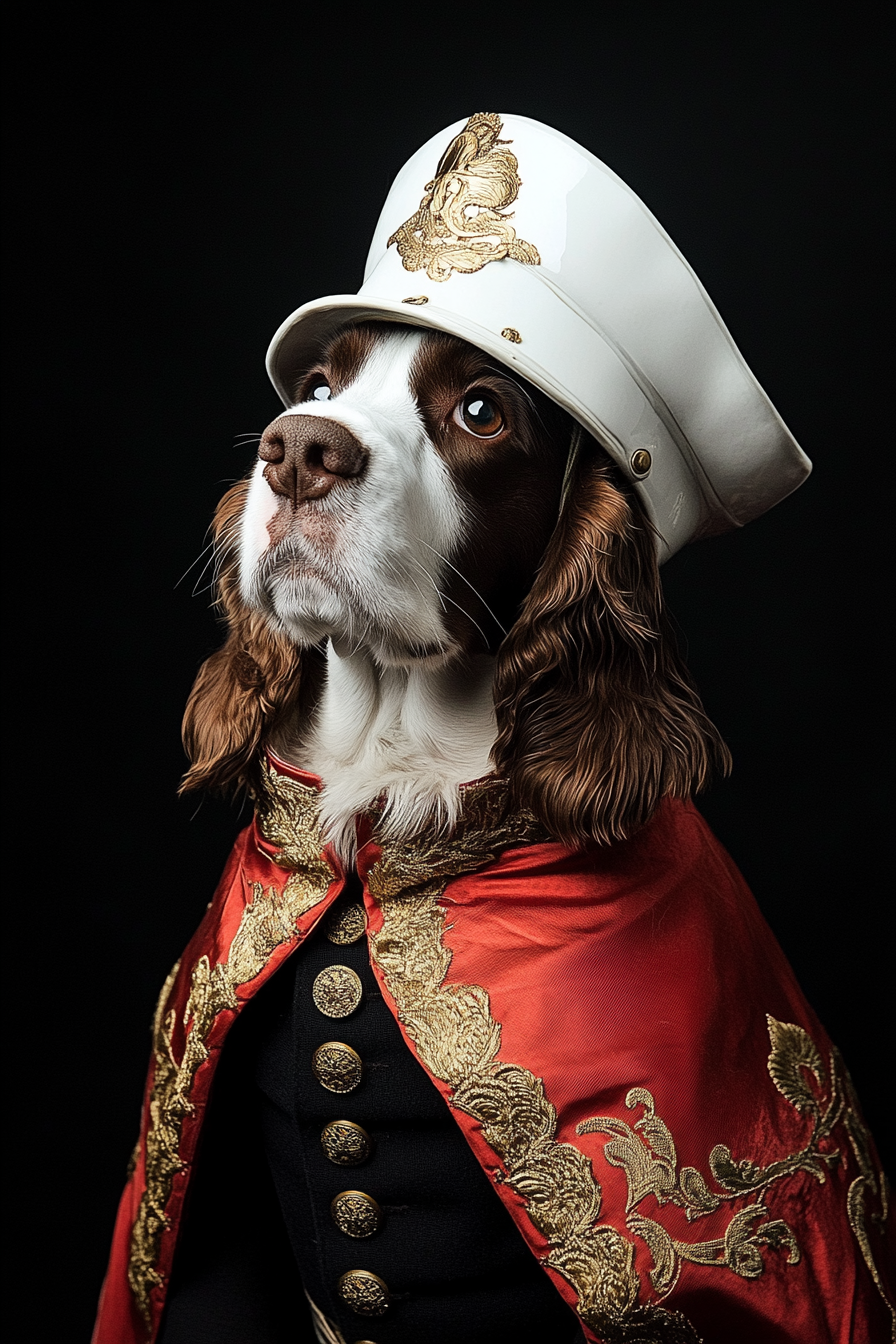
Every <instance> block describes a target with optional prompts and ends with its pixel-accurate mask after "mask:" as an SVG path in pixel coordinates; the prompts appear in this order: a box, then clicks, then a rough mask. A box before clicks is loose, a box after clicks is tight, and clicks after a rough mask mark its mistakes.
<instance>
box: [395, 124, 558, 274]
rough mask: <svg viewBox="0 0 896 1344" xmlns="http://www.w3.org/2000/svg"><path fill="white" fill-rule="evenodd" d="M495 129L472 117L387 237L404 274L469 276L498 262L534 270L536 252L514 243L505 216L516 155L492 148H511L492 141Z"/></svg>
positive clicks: (515, 190)
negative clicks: (411, 208) (417, 202)
mask: <svg viewBox="0 0 896 1344" xmlns="http://www.w3.org/2000/svg"><path fill="white" fill-rule="evenodd" d="M502 124H503V123H502V122H501V118H500V117H499V116H498V115H497V114H496V113H494V112H476V113H474V115H473V116H472V117H470V119H469V121H468V122H467V124H466V126H465V127H464V129H463V130H462V131H461V133H460V135H456V136H455V137H454V139H453V140H452V141H451V144H450V145H449V146H448V148H447V149H446V150H445V153H444V154H443V155H442V159H441V162H440V163H439V166H438V168H437V169H436V175H435V177H434V178H433V179H432V181H431V182H427V184H426V187H425V189H424V190H425V194H424V197H423V200H422V201H421V202H420V208H419V210H418V211H417V212H416V214H414V215H412V216H411V218H410V219H409V220H407V221H406V222H405V223H404V224H402V225H401V227H400V228H398V229H396V230H395V232H394V233H393V235H392V237H391V238H390V239H389V243H388V246H389V247H391V246H392V244H393V243H395V244H396V245H397V247H398V253H399V256H400V257H401V260H402V264H403V266H404V268H405V270H406V271H422V270H425V271H426V274H427V275H428V276H429V278H430V280H447V279H448V277H449V276H450V275H451V273H452V271H460V272H462V273H463V274H466V275H469V274H470V273H471V272H472V271H481V270H482V267H483V266H485V265H486V263H487V262H489V261H501V260H502V259H503V258H504V257H510V258H511V259H512V260H513V261H522V262H525V263H526V265H527V266H538V265H540V263H541V257H540V256H539V255H538V251H537V249H536V248H534V247H533V246H532V244H531V243H526V242H524V241H523V240H522V238H517V236H516V230H515V229H514V227H513V225H512V224H511V223H510V221H511V219H512V218H513V215H512V214H506V213H505V212H506V210H507V207H508V206H510V205H512V204H513V202H514V201H515V200H516V198H517V196H518V195H519V190H520V187H521V186H522V182H521V180H520V175H519V171H518V168H519V165H518V163H517V159H516V155H515V154H512V153H511V152H510V150H509V149H501V148H499V146H501V145H509V144H512V143H513V142H512V141H510V140H499V139H498V136H499V135H500V133H501V129H502Z"/></svg>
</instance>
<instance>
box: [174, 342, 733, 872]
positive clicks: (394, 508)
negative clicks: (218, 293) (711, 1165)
mask: <svg viewBox="0 0 896 1344" xmlns="http://www.w3.org/2000/svg"><path fill="white" fill-rule="evenodd" d="M586 438H587V442H583V439H586ZM214 531H215V539H216V545H217V548H218V567H219V575H220V577H219V594H220V597H219V600H220V604H221V607H222V608H223V611H224V613H225V615H226V619H227V622H228V627H229V630H228V637H227V642H226V644H225V645H224V648H223V649H222V650H220V651H219V652H217V653H215V654H214V655H212V657H211V658H210V659H209V660H208V662H207V663H206V664H205V666H204V667H203V668H202V670H201V672H200V674H199V677H198V679H197V681H196V685H195V687H194V689H193V692H192V695H191V697H190V701H189V705H188V708H187V713H186V718H185V722H184V741H185V745H186V748H187V752H188V754H189V756H190V758H191V761H192V765H191V768H190V770H189V773H188V774H187V776H186V778H185V780H184V785H183V788H184V790H185V791H191V790H194V789H198V788H206V787H212V788H217V789H222V788H226V787H227V786H230V785H244V786H246V785H248V786H250V787H252V786H253V782H254V781H253V771H254V770H255V768H256V767H255V763H256V761H257V759H258V752H259V748H260V747H261V745H262V744H263V743H267V744H268V745H270V746H271V747H272V748H273V749H274V750H275V751H276V753H277V754H278V755H279V756H280V757H282V758H283V759H285V760H287V761H289V762H292V763H293V764H295V765H298V766H300V767H301V768H303V769H305V770H309V771H312V772H313V773H315V774H317V775H319V776H320V778H321V779H322V781H323V783H324V789H323V795H322V817H323V822H324V830H325V833H326V834H327V836H328V838H329V839H331V840H332V842H333V843H334V845H335V846H336V848H337V851H338V852H339V853H340V855H341V856H342V857H343V858H344V859H345V860H346V861H347V862H350V861H351V858H352V853H353V847H354V844H355V831H354V825H355V817H356V815H357V814H358V813H359V812H362V811H363V810H364V808H365V807H366V806H368V805H369V804H370V803H372V802H373V801H374V800H375V799H377V798H378V797H379V796H380V795H381V794H382V795H384V798H385V811H384V824H385V826H386V828H387V831H388V832H389V834H391V835H393V836H401V837H409V836H411V835H413V834H414V833H415V831H417V830H419V829H420V827H421V826H422V825H423V824H424V823H425V822H427V821H429V820H435V821H436V822H438V823H439V824H441V825H443V826H445V827H450V826H451V824H452V823H453V821H454V819H455V817H456V815H457V805H458V786H459V785H460V784H462V783H464V782H466V781H470V780H475V779H478V778H480V777H482V776H484V775H487V774H489V773H490V772H492V771H497V773H498V774H500V775H502V776H503V777H506V778H507V779H508V780H509V781H510V783H511V787H512V790H513V794H514V797H515V798H516V800H517V801H518V802H519V803H520V804H521V805H524V806H526V807H528V808H531V809H532V811H533V812H534V813H535V814H536V815H537V816H538V817H539V818H540V820H541V821H542V822H543V823H544V824H545V826H546V827H547V829H548V830H549V831H550V832H551V834H553V835H555V836H556V837H557V838H558V839H561V840H564V841H566V842H567V843H570V844H582V843H586V842H588V841H597V842H600V843H609V842H611V841H613V840H618V839H623V838H625V837H627V836H629V835H631V834H633V833H634V831H636V830H637V828H638V827H640V826H641V825H643V824H644V822H645V821H646V820H647V819H648V818H649V817H650V816H651V815H652V813H653V811H654V810H655V808H656V806H657V804H658V802H659V801H660V799H661V798H663V797H664V796H666V795H673V796H678V797H687V796H689V795H690V794H691V793H692V792H695V791H697V790H699V789H701V788H703V787H704V786H705V784H706V783H707V782H708V780H709V779H710V777H711V776H712V774H713V772H714V771H715V772H718V773H724V772H726V771H727V770H728V768H729V764H730V758H729V755H728V752H727V749H726V747H725V746H724V744H723V742H722V740H721V738H720V736H719V734H718V732H717V731H716V729H715V728H714V726H713V725H712V724H711V723H710V721H709V720H708V718H707V716H706V714H705V712H704V710H703V708H702V705H701V703H700V699H699V696H698V694H697V692H696V690H695V688H694V686H693V683H692V681H691V679H690V677H689V675H688V673H687V671H686V669H685V667H684V665H683V663H682V661H681V659H680V657H679V655H678V652H677V649H676V646H675V642H674V638H673V636H672V634H671V630H670V626H669V622H668V621H667V619H666V616H665V613H664V609H663V600H662V588H661V583H660V578H659V570H658V565H657V559H656V555H657V548H656V539H655V536H654V534H653V530H652V528H651V527H650V525H649V523H648V521H647V519H646V517H645V515H644V513H643V511H642V509H641V508H640V506H639V503H638V501H637V498H636V496H635V494H634V491H633V490H632V489H631V487H630V486H629V485H627V484H626V483H625V482H624V481H623V479H622V478H621V475H620V473H619V472H618V470H617V469H616V467H615V466H614V464H613V462H612V460H611V459H610V457H609V456H608V454H606V453H605V452H604V451H603V450H602V449H601V448H599V446H598V445H597V444H596V443H595V442H594V440H593V439H591V438H589V437H587V436H585V435H584V434H583V433H582V432H581V431H580V430H578V428H577V427H576V426H575V425H574V423H573V421H572V420H571V418H570V417H569V416H568V415H567V414H566V413H565V412H564V411H562V410H560V408H559V407H557V406H556V405H555V404H554V403H553V402H551V401H550V400H549V399H548V398H547V397H546V396H544V395H543V394H542V393H540V392H538V391H537V390H536V389H534V388H532V387H526V386H525V384H524V383H523V382H522V380H520V379H519V378H516V377H514V376H512V375H511V374H510V373H509V372H508V370H506V369H501V368H499V367H498V366H496V364H495V363H494V362H491V361H490V360H489V359H488V357H487V356H486V355H484V354H483V353H482V352H481V351H479V350H477V349H476V348H474V347H473V346H470V345H468V344H466V343H465V342H463V341H461V340H459V339H457V338H456V337H452V336H447V335H444V334H442V333H439V332H432V331H429V332H425V333H424V332H422V331H420V330H419V329H415V328H407V327H402V326H400V325H397V324H386V323H380V324H362V325H353V326H349V327H348V328H347V329H346V330H344V331H342V332H340V333H339V334H338V335H337V336H336V337H335V338H334V339H332V340H331V341H330V343H329V344H328V345H327V346H326V348H324V349H322V350H321V351H320V358H319V360H318V361H317V363H316V364H314V365H313V366H312V367H311V368H309V369H308V370H307V371H305V372H303V374H302V377H301V379H300V380H299V382H298V383H297V386H296V388H295V404H294V405H293V406H292V407H290V408H289V410H287V411H286V412H285V413H284V414H283V415H281V416H280V417H278V418H277V419H276V420H275V421H274V422H273V423H272V424H271V425H270V426H269V427H268V428H267V430H266V431H265V433H264V434H263V435H262V437H261V441H260V444H259V450H258V461H257V463H256V465H255V467H254V469H253V471H252V473H251V476H250V477H249V478H248V479H247V480H243V481H241V482H239V483H238V484H237V485H236V486H234V487H233V488H232V489H231V490H230V491H229V492H228V493H227V495H225V497H224V499H223V500H222V501H221V504H220V506H219V508H218V511H217V514H216V518H215V523H214Z"/></svg>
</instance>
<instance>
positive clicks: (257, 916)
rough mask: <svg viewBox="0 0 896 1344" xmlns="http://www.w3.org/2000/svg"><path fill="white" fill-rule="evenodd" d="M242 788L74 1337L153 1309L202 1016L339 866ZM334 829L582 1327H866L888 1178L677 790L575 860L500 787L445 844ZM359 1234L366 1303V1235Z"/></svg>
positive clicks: (299, 788) (879, 1320) (194, 1083)
mask: <svg viewBox="0 0 896 1344" xmlns="http://www.w3.org/2000/svg"><path fill="white" fill-rule="evenodd" d="M266 779H267V788H266V792H265V796H264V797H263V798H262V799H261V801H260V807H259V812H258V815H257V816H256V819H255V821H254V822H253V825H252V826H251V827H249V828H248V830H246V831H245V832H243V834H242V835H241V836H240V838H239V840H238V841H237V844H236V846H235V848H234V851H233V854H232V856H231V859H230V861H229V863H228V866H227V869H226V871H225V874H224V877H223V879H222V882H221V885H220V887H219V889H218V892H217V894H216V897H215V899H214V901H213V903H212V905H211V906H210V909H209V911H208V914H207V915H206V917H205V919H204V920H203V923H202V925H201V927H200V929H199V931H198V932H197V934H196V936H195V938H194V939H193V941H192V943H191V944H190V946H189V947H188V949H187V951H186V953H185V955H184V957H183V959H182V961H181V962H180V963H179V964H178V967H177V968H175V971H174V972H172V975H171V977H169V980H168V982H166V985H165V987H164V989H163V991H162V995H161V997H160V1000H159V1010H158V1013H157V1017H156V1023H155V1030H154V1057H153V1064H152V1067H151V1072H150V1080H149V1085H148V1090H147V1099H146V1107H145V1114H144V1131H143V1135H142V1137H141V1143H140V1145H139V1147H138V1151H137V1153H136V1158H135V1165H134V1171H133V1174H132V1176H131V1179H130V1182H129V1184H128V1187H127V1190H126V1191H125V1195H124V1197H123V1200H122V1205H121V1210H120V1213H119V1220H118V1225H117V1228H116V1236H115V1244H114V1249H113V1255H112V1261H111V1264H110V1270H109V1276H108V1279H107V1283H106V1286H105V1289H104V1296H103V1302H102V1306H101V1311H100V1318H99V1322H98V1326H97V1332H96V1335H95V1344H112V1341H115V1344H126V1342H127V1344H130V1342H131V1341H133V1342H134V1344H143V1342H144V1341H145V1340H146V1339H147V1338H149V1337H151V1330H150V1332H149V1333H148V1332H147V1325H151V1326H157V1324H158V1321H159V1319H160V1315H161V1308H162V1302H163V1297H164V1282H165V1279H166V1277H167V1275H168V1274H169V1272H170V1268H171V1262H172V1254H173V1249H174V1243H175V1240H176V1232H177V1221H178V1216H179V1212H180V1209H181V1208H182V1205H183V1200H184V1196H185V1193H186V1187H187V1184H188V1180H189V1165H188V1164H189V1162H190V1160H191V1158H192V1156H193V1154H194V1152H195V1150H196V1144H197V1141H198V1136H199V1129H200V1126H201V1122H202V1114H203V1107H204V1102H205V1099H206V1098H207V1097H208V1094H209V1088H210V1085H211V1079H212V1076H213V1073H214V1069H215V1065H216V1062H217V1058H218V1055H219V1053H220V1050H221V1047H222V1046H223V1044H224V1040H225V1037H226V1035H227V1032H228V1030H229V1028H230V1026H231V1025H232V1023H233V1021H234V1018H235V1016H236V1014H237V1013H238V1012H239V1011H240V1009H241V1007H242V1006H243V1005H244V1004H245V1003H246V1002H247V1001H248V1000H249V999H251V998H252V996H253V995H254V994H255V993H257V991H258V989H259V988H260V987H261V986H262V985H263V984H264V982H265V981H266V980H267V979H268V978H269V977H270V976H271V975H273V973H274V972H275V971H276V969H277V968H278V967H279V966H280V965H281V964H282V963H283V961H284V960H285V958H286V957H288V956H289V955H290V954H291V953H292V952H294V951H295V949H296V947H297V946H298V945H299V944H300V942H301V941H302V939H303V938H305V937H307V935H308V934H309V932H310V931H311V930H312V929H313V928H314V926H315V925H316V924H317V922H318V921H319V920H320V919H321V918H322V917H323V916H324V914H325V913H326V911H327V909H328V908H329V905H330V904H331V903H332V902H333V901H334V900H335V899H336V898H337V896H338V894H339V892H340V890H341V888H342V886H343V883H344V874H343V873H342V870H341V868H340V865H339V863H338V860H336V858H335V856H334V855H333V854H332V852H330V851H328V850H327V849H326V848H323V849H322V847H321V845H320V837H319V835H318V834H317V829H316V808H315V798H316V781H315V780H314V779H313V777H310V776H303V775H302V774H300V773H299V772H297V771H295V770H292V769H291V768H290V767H287V766H285V765H284V764H283V763H282V762H272V763H271V765H270V766H269V768H268V771H267V772H266ZM359 825H360V827H361V828H362V840H363V839H366V843H363V844H362V848H361V850H360V853H359V859H358V873H359V876H360V877H361V878H362V881H363V883H364V905H365V911H366V922H367V936H368V939H369V946H370V955H371V964H372V966H373V968H374V971H375V973H376V975H377V979H378V980H379V983H380V986H381V989H382V992H383V995H384V999H385V1001H386V1003H387V1004H388V1005H389V1007H390V1008H391V1010H392V1012H393V1013H394V1015H395V1017H396V1020H397V1021H398V1023H399V1025H400V1027H401V1030H402V1032H403V1034H404V1036H405V1039H406V1041H407V1044H408V1047H409V1049H411V1050H412V1051H413V1052H414V1053H415V1054H416V1056H417V1058H418V1059H419V1060H420V1062H421V1064H422V1065H423V1067H424V1068H425V1069H426V1071H427V1072H428V1074H429V1075H430V1078H431V1079H432V1081H433V1083H434V1085H435V1086H436V1087H437V1088H438V1090H439V1091H440V1092H441V1093H442V1095H443V1097H444V1098H445V1100H446V1101H447V1102H448V1105H449V1106H450V1108H451V1113H452V1115H453V1117H454V1119H455V1120H456V1122H457V1123H458V1125H459V1126H460V1127H461V1129H462V1130H463V1132H464V1135H465V1137H466V1139H467V1141H468V1142H469V1144H470V1146H471V1148H472V1149H473V1151H474V1153H475V1155H476V1157H477V1159H478V1160H479V1162H480V1164H481V1165H482V1167H483V1169H484V1170H485V1171H486V1173H487V1174H488V1175H489V1177H490V1178H491V1179H492V1180H493V1181H494V1184H495V1189H496V1191H497V1193H498V1194H499V1195H500V1197H501V1198H502V1200H503V1201H504V1202H505V1205H506V1206H507V1208H508V1210H509V1211H510V1213H511V1214H512V1216H513V1217H514V1219H515V1220H516V1222H517V1224H518V1227H519V1229H520V1232H521V1233H522V1235H523V1236H524V1237H525V1239H526V1240H527V1242H528V1243H529V1245H530V1247H531V1248H532V1250H533V1252H534V1253H535V1254H536V1255H537V1256H538V1257H539V1259H540V1260H541V1263H542V1264H543V1266H544V1268H545V1271H546V1273H547V1274H548V1275H549V1276H550V1277H551V1279H552V1280H553V1282H554V1284H555V1286H556V1288H557V1290H558V1291H559V1292H560V1293H561V1295H562V1296H563V1297H564V1298H565V1300H566V1301H568V1302H569V1303H570V1305H572V1306H574V1307H575V1308H576V1309H577V1311H578V1312H579V1314H580V1316H581V1319H582V1321H583V1323H584V1325H585V1327H586V1337H587V1338H589V1339H600V1340H615V1339H657V1340H661V1339H670V1340H686V1339H695V1338H707V1339H713V1338H723V1337H725V1338H732V1337H734V1334H735V1331H736V1329H737V1328H738V1322H739V1320H740V1318H741V1317H743V1318H744V1319H746V1320H748V1321H749V1322H750V1328H751V1329H753V1330H754V1331H755V1337H756V1338H770V1339H771V1338H775V1339H792V1340H801V1341H802V1340H809V1339H812V1340H827V1339H832V1340H838V1341H843V1344H846V1341H847V1340H850V1339H856V1340H859V1339H866V1338H867V1339H871V1340H874V1339H884V1338H886V1337H887V1322H888V1320H891V1319H892V1317H893V1309H892V1307H891V1306H889V1305H888V1303H892V1302H893V1294H892V1287H891V1286H888V1282H887V1280H886V1278H885V1275H886V1273H887V1270H886V1268H885V1256H884V1237H883V1223H882V1220H881V1212H882V1207H883V1206H882V1204H881V1195H882V1182H883V1179H884V1178H883V1176H882V1173H881V1172H880V1170H879V1167H878V1165H877V1163H876V1159H875V1156H874V1151H873V1147H872V1145H871V1142H870V1139H869V1136H868V1134H867V1131H866V1130H865V1129H864V1126H863V1124H862V1121H861V1117H860V1114H859V1111H858V1107H857V1104H856V1101H855V1098H854V1095H853V1093H852V1090H851V1087H850V1083H849V1079H848V1075H847V1074H846V1072H845V1070H844V1068H843V1065H842V1063H841V1062H840V1060H839V1057H838V1055H837V1052H836V1050H835V1049H833V1048H832V1047H831V1045H830V1043H829V1042H828V1040H827V1038H826V1036H825V1033H824V1031H823V1029H822V1028H821V1026H820V1025H819V1023H818V1022H817V1021H816V1019H815V1018H814V1016H813V1014H812V1012H811V1010H810V1009H809V1008H808V1006H807V1005H806V1003H805V1001H804V1000H803V998H802V995H801V994H800V991H799V989H798V987H797V985H796V983H795V982H794V979H793V976H792V972H791V971H790V969H789V967H788V966H787V963H786V961H785V959H784V957H783V955H782V953H781V951H780V949H779V948H778V947H777V945H776V943H775V941H774V938H773V937H772V935H771V933H770V931H769V930H768V928H767V926H766V925H765V923H764V921H763V920H762V917H761V915H760V914H759V912H758V909H757V908H756V906H755V903H754V901H753V898H752V897H751V895H750V894H749V892H748V891H747V890H746V888H745V886H744V884H743V881H742V879H741V878H740V876H739V874H738V873H737V871H736V870H735V868H734V867H733V865H732V863H731V861H730V859H729V858H728V857H727V855H725V853H724V851H722V850H721V848H720V846H719V845H718V844H717V842H716V841H715V840H714V839H713V837H712V836H711V835H710V833H709V832H708V830H707V828H706V826H705V824H704V823H703V821H702V819H701V818H700V817H699V814H698V813H697V812H696V811H695V810H694V809H693V807H692V806H691V805H690V804H688V803H684V802H680V801H676V800H667V801H666V802H665V803H664V804H663V805H662V807H661V808H660V809H659V811H658V812H657V814H656V815H655V816H654V818H653V819H652V821H651V822H650V823H648V825H647V826H646V827H644V828H643V830H642V831H641V832H639V834H638V835H637V836H636V837H635V838H634V839H632V840H630V841H627V842H624V843H622V844H619V845H615V846H612V847H609V848H600V847H594V848H591V849H588V850H586V851H580V852H574V851H571V850H567V849H564V847H562V846H561V845H558V844H557V843H555V842H552V841H550V840H549V839H547V838H546V837H545V835H544V834H543V832H541V831H540V828H539V827H538V825H537V823H536V822H535V821H534V819H533V818H532V817H531V816H527V815H526V814H525V813H522V814H519V813H517V814H514V813H513V812H512V811H511V810H510V808H509V806H508V802H507V795H506V790H505V789H504V786H503V785H502V784H501V782H500V781H496V780H486V781H483V782H481V783H478V784H474V785H471V786H468V787H467V788H466V789H465V799H464V811H463V817H462V820H461V822H460V823H459V825H458V827H457V828H456V830H455V831H454V832H453V834H452V835H450V836H447V837H444V836H443V837H438V836H434V835H429V836H423V837H421V838H420V839H419V840H417V841H416V842H414V843H412V844H410V845H395V846H389V845H384V846H381V845H380V844H378V842H377V839H376V816H375V814H371V815H369V816H366V817H364V818H361V819H360V821H359ZM330 1066H331V1067H333V1068H335V1069H337V1070H338V1069H340V1068H343V1067H344V1066H345V1065H344V1061H342V1060H340V1059H339V1058H338V1055H337V1056H334V1060H333V1061H331V1065H330ZM349 1067H352V1062H351V1061H350V1062H349ZM360 1067H361V1068H362V1069H363V1061H361V1062H360ZM359 1254H360V1258H361V1259H365V1258H366V1259H367V1260H369V1261H370V1262H371V1269H370V1271H369V1272H370V1276H371V1278H370V1281H369V1283H368V1282H366V1281H365V1280H363V1279H359V1280H358V1281H357V1282H356V1283H355V1284H354V1285H353V1286H351V1285H350V1291H352V1292H356V1293H357V1294H358V1295H359V1300H360V1301H361V1302H362V1304H364V1303H366V1304H367V1305H366V1306H365V1314H369V1315H372V1316H376V1315H378V1314H379V1312H380V1307H381V1305H382V1304H381V1303H380V1302H379V1299H378V1298H377V1296H376V1295H377V1293H380V1292H381V1291H382V1290H381V1289H380V1288H379V1287H378V1284H377V1282H376V1280H375V1278H374V1276H375V1275H376V1263H375V1244H374V1243H372V1244H371V1246H370V1247H368V1248H365V1251H364V1252H363V1253H359ZM385 1291H386V1292H388V1286H387V1287H386V1290H385ZM382 1310H383V1312H385V1311H386V1310H388V1302H386V1305H385V1306H383V1307H382ZM360 1324H361V1322H360V1321H359V1325H360Z"/></svg>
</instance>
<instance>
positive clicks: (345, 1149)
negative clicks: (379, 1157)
mask: <svg viewBox="0 0 896 1344" xmlns="http://www.w3.org/2000/svg"><path fill="white" fill-rule="evenodd" d="M320 1142H321V1147H322V1148H323V1150H324V1156H325V1157H328V1158H329V1160H330V1161H331V1162H333V1163H335V1165H336V1166H337V1167H356V1166H358V1164H359V1163H360V1162H366V1161H367V1159H368V1157H369V1156H370V1150H371V1148H372V1147H373V1144H372V1143H371V1141H370V1135H369V1134H368V1133H367V1130H366V1129H362V1128H361V1126H360V1125H356V1124H354V1123H353V1121H351V1120H331V1121H330V1123H329V1124H328V1125H324V1127H323V1130H322V1131H321V1136H320Z"/></svg>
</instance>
